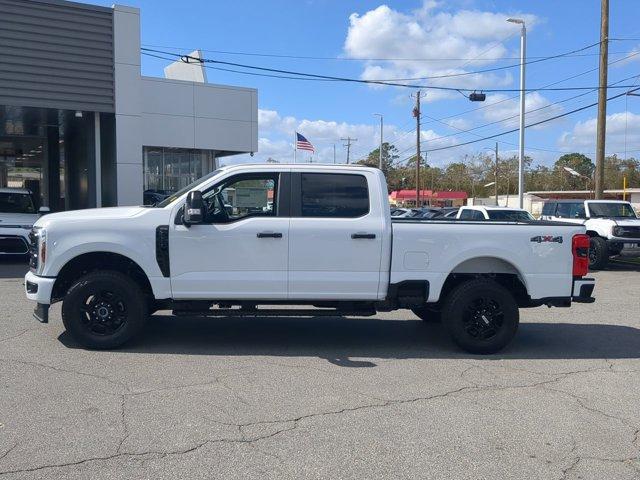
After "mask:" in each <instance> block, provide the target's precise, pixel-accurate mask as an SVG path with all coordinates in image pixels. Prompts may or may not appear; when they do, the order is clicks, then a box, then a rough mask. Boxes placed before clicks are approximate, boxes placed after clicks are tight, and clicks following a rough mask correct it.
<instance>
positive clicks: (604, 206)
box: [589, 202, 637, 218]
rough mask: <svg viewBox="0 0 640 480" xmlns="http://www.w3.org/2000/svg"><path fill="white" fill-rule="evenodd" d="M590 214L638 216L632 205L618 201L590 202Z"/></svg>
mask: <svg viewBox="0 0 640 480" xmlns="http://www.w3.org/2000/svg"><path fill="white" fill-rule="evenodd" d="M589 214H590V215H591V216H592V217H617V218H637V217H636V212H634V211H633V208H631V205H629V204H628V203H617V202H610V203H607V202H604V203H589Z"/></svg>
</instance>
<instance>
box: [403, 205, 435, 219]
mask: <svg viewBox="0 0 640 480" xmlns="http://www.w3.org/2000/svg"><path fill="white" fill-rule="evenodd" d="M439 210H440V209H439V208H431V207H424V208H416V209H414V210H413V214H412V215H410V216H409V218H424V219H429V218H434V217H436V216H437V215H438V211H439Z"/></svg>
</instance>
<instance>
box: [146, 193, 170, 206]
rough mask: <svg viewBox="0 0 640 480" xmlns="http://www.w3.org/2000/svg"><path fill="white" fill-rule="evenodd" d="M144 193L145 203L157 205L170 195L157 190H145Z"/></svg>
mask: <svg viewBox="0 0 640 480" xmlns="http://www.w3.org/2000/svg"><path fill="white" fill-rule="evenodd" d="M142 195H143V198H142V203H143V205H155V204H156V203H160V202H161V201H162V200H164V199H165V198H167V197H168V196H169V195H167V194H166V193H163V192H159V191H157V190H145V191H144V193H143V194H142Z"/></svg>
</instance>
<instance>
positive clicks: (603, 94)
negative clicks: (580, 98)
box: [595, 0, 609, 199]
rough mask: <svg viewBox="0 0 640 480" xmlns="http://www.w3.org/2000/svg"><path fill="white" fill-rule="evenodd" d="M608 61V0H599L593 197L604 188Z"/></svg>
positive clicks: (599, 196)
mask: <svg viewBox="0 0 640 480" xmlns="http://www.w3.org/2000/svg"><path fill="white" fill-rule="evenodd" d="M608 61H609V0H601V13H600V82H599V87H600V88H599V89H598V130H597V133H596V182H595V183H596V185H595V187H596V188H595V190H596V191H595V197H596V199H601V198H602V191H603V189H604V151H605V135H606V132H607V62H608Z"/></svg>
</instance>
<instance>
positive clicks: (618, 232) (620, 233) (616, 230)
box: [613, 227, 624, 237]
mask: <svg viewBox="0 0 640 480" xmlns="http://www.w3.org/2000/svg"><path fill="white" fill-rule="evenodd" d="M613 236H614V237H622V236H624V228H622V227H613Z"/></svg>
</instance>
